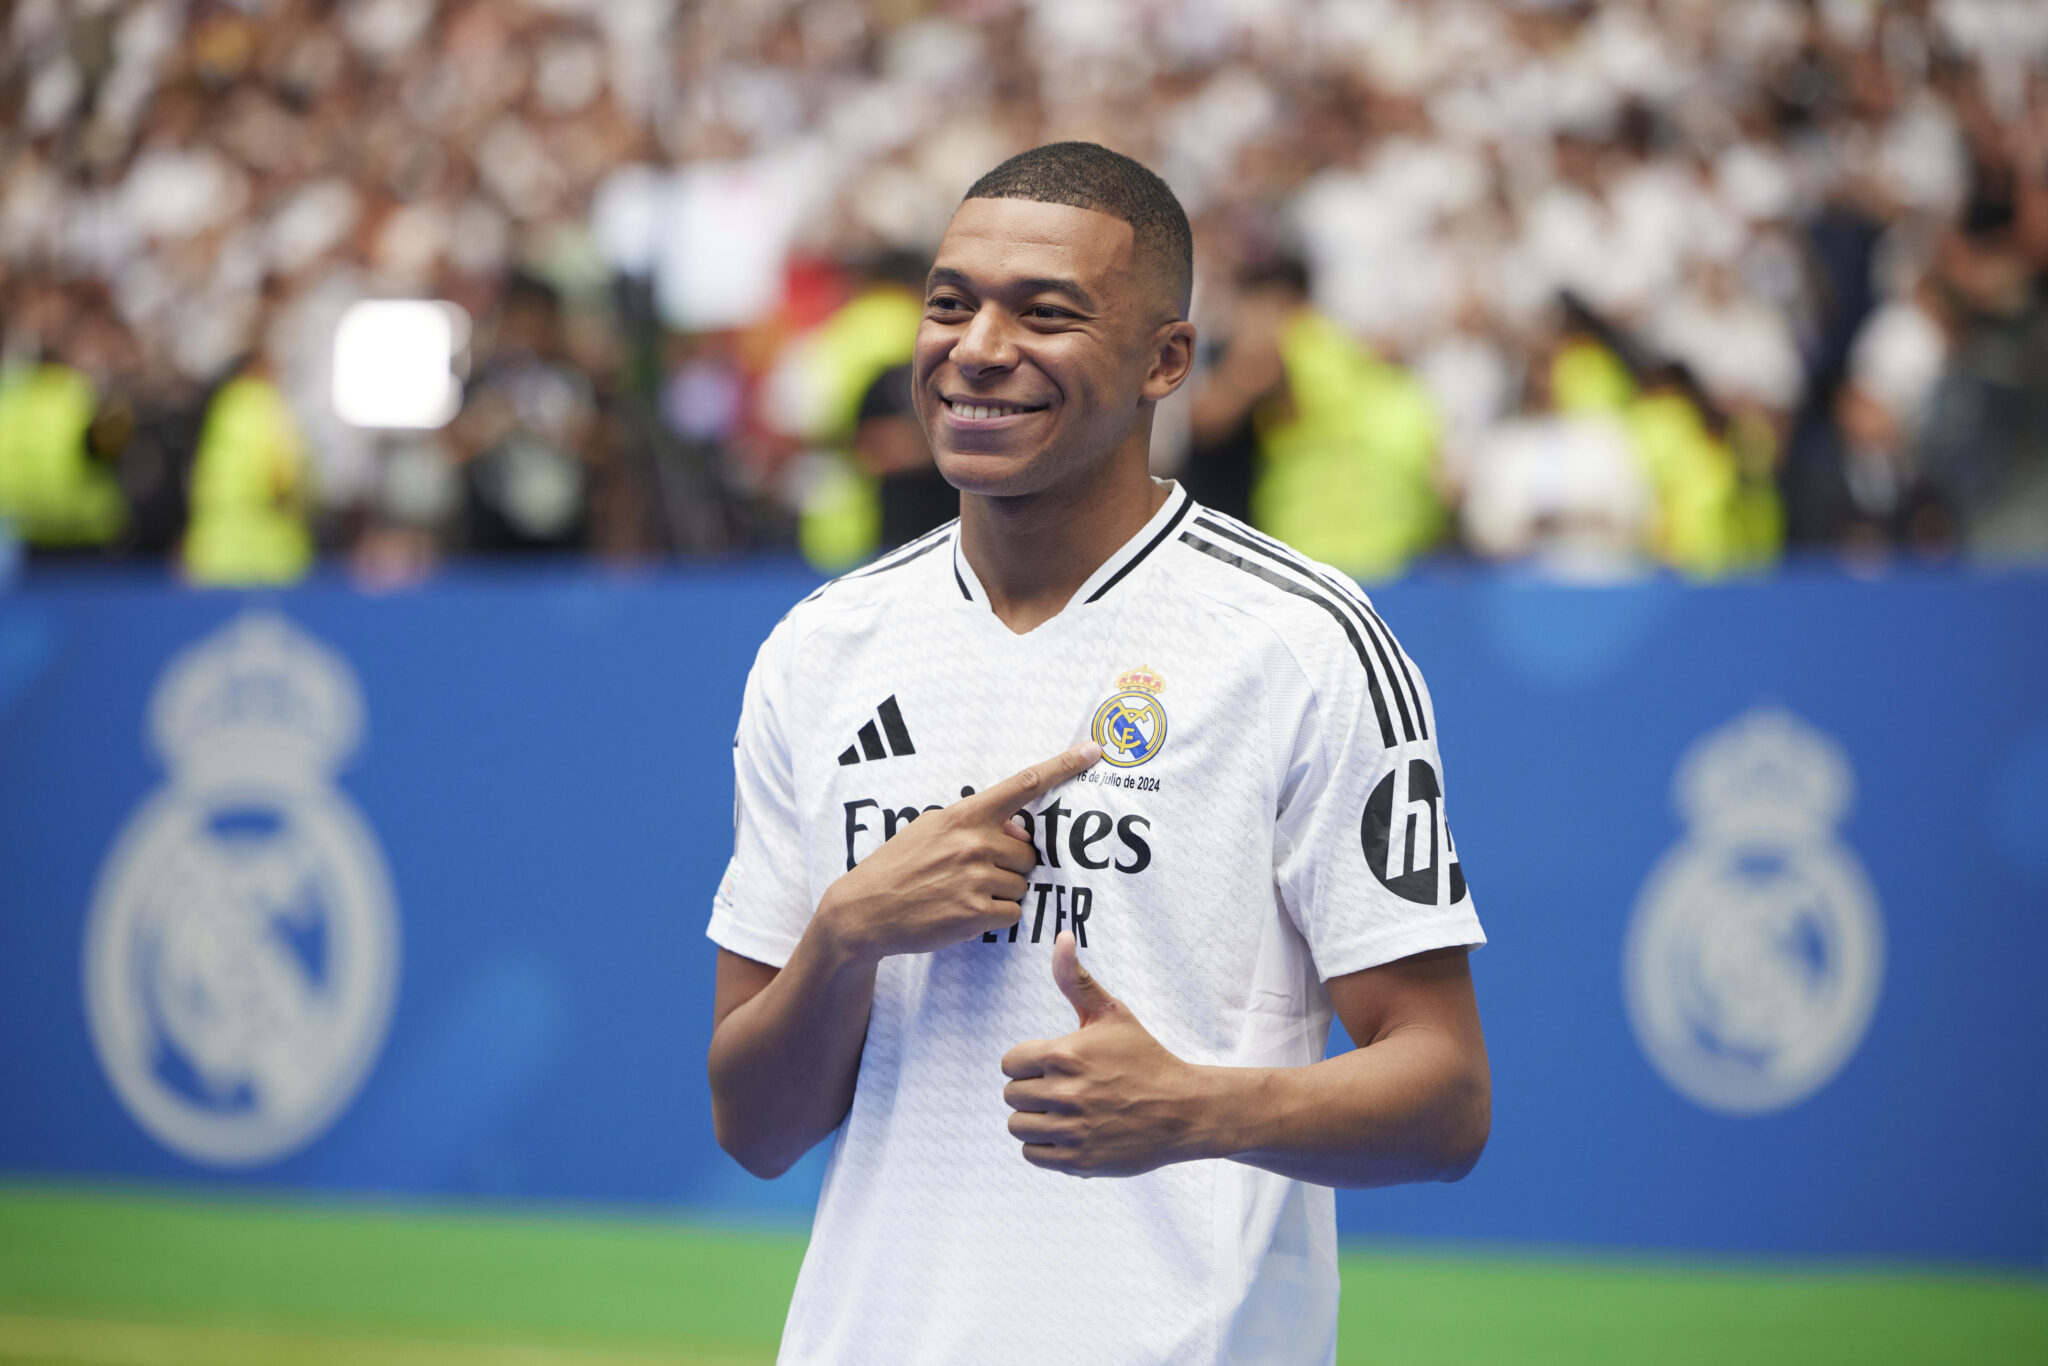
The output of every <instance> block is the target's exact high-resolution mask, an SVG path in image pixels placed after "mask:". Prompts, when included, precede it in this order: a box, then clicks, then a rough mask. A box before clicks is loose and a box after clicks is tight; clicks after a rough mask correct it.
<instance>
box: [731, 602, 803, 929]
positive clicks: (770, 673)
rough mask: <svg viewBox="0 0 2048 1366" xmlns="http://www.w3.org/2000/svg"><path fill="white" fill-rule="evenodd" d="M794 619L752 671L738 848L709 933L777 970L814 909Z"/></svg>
mask: <svg viewBox="0 0 2048 1366" xmlns="http://www.w3.org/2000/svg"><path fill="white" fill-rule="evenodd" d="M787 649H788V637H787V623H786V622H785V623H784V625H783V626H780V627H778V628H776V630H775V631H774V632H773V633H771V634H770V635H769V637H768V639H767V640H766V641H765V642H764V643H763V644H762V646H761V649H760V652H759V653H758V654H757V655H756V656H755V658H754V667H753V670H752V671H751V672H750V673H749V674H748V675H747V689H746V694H745V697H744V699H743V700H742V702H741V704H740V724H739V730H738V732H737V733H736V734H735V735H734V737H733V750H732V760H733V784H734V785H733V821H732V823H733V852H732V862H731V863H729V864H728V865H727V866H726V870H725V876H724V877H723V878H722V879H720V881H719V884H718V892H717V894H716V895H715V896H714V897H713V898H712V902H711V924H710V926H709V928H708V929H707V930H706V931H705V933H706V934H708V935H710V937H711V938H712V940H713V941H714V942H716V943H717V944H718V945H719V946H720V947H721V948H726V949H730V950H732V951H733V952H734V953H737V954H740V955H741V956H743V957H746V958H752V959H754V960H755V961H756V962H761V963H766V964H768V965H769V966H770V967H777V968H779V967H781V966H782V965H783V964H784V963H786V962H788V961H789V955H790V954H791V953H793V952H795V950H796V945H797V941H798V940H799V939H801V938H802V937H803V932H804V927H805V926H806V925H807V924H809V922H810V918H811V912H812V909H813V907H812V906H811V900H810V894H809V891H808V889H807V886H806V882H805V877H804V858H803V845H802V841H801V838H800V827H799V822H798V813H797V804H796V783H795V775H794V771H793V765H792V762H791V758H790V748H789V745H788V743H787V740H786V736H785V730H784V727H785V726H786V724H787V723H788V720H789V718H788V716H787V715H786V712H785V710H784V707H783V705H782V704H783V699H784V697H785V696H786V693H785V685H786V667H785V664H784V660H785V656H786V654H787Z"/></svg>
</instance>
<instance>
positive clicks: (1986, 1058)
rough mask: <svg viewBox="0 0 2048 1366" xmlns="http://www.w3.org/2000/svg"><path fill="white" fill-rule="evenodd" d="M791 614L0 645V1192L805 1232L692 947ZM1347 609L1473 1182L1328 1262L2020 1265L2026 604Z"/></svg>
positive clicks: (443, 619)
mask: <svg viewBox="0 0 2048 1366" xmlns="http://www.w3.org/2000/svg"><path fill="white" fill-rule="evenodd" d="M812 582H813V580H811V579H809V578H808V577H806V576H805V575H804V574H802V573H801V572H799V571H796V570H791V569H778V568H775V567H758V566H757V567H749V568H744V569H727V570H718V571H714V570H698V571H676V572H672V573H665V574H661V575H654V576H646V577H637V578H630V579H619V578H615V577H609V576H606V575H605V574H603V573H600V572H598V571H590V570H563V571H526V570H521V571H518V572H504V573H499V574H494V575H488V576H485V575H480V574H468V573H462V574H455V575H451V576H448V577H445V578H443V579H441V580H438V581H436V582H435V583H433V584H431V585H430V586H427V587H425V588H422V589H417V590H413V591H408V592H401V593H395V594H389V595H384V596H367V595H364V594H361V593H359V592H357V591H355V590H353V589H351V588H349V587H348V586H346V585H345V584H343V583H341V582H339V581H320V582H316V583H314V584H312V585H310V586H307V587H303V588H299V589H295V590H292V591H290V592H285V593H281V594H264V595H251V596H242V595H234V594H202V593H194V592H188V591H183V590H180V589H177V588H174V587H171V586H168V585H166V584H163V583H161V582H157V581H153V580H152V581H143V580H136V579H127V578H106V577H96V576H95V577H75V578H57V579H50V578H47V577H46V578H42V579H37V580H32V581H31V583H30V585H29V586H28V587H27V588H25V589H23V590H20V591H17V592H15V593H13V594H11V595H9V596H5V597H0V1097H4V1100H0V1174H5V1175H10V1176H30V1177H53V1178H61V1179H103V1178H112V1179H123V1180H144V1181H175V1182H188V1183H212V1184H217V1185H222V1186H235V1185H245V1184H246V1185H252V1186H256V1187H260V1188H263V1189H277V1188H301V1189H307V1190H314V1191H328V1192H374V1193H384V1194H397V1195H401V1196H431V1197H448V1196H458V1197H459V1196H480V1197H491V1198H522V1199H526V1198H541V1199H564V1200H575V1201H591V1202H629V1203H632V1202H639V1203H658V1204H660V1205H663V1206H668V1207H676V1206H680V1207H684V1208H687V1209H689V1210H692V1211H696V1212H701V1213H704V1214H707V1215H714V1216H718V1217H727V1218H730V1217H740V1218H777V1217H780V1218H789V1219H800V1218H802V1217H803V1216H804V1215H805V1214H806V1213H807V1212H808V1209H809V1207H810V1204H811V1202H812V1200H813V1199H814V1197H815V1194H816V1185H817V1180H818V1176H819V1172H820V1170H821V1166H822V1157H821V1154H820V1153H813V1154H812V1156H811V1157H810V1158H808V1159H806V1161H805V1162H804V1163H803V1164H801V1165H800V1166H799V1167H798V1168H797V1169H796V1170H795V1171H793V1172H792V1173H791V1174H790V1175H789V1176H786V1177H784V1178H783V1179H781V1180H779V1181H775V1182H760V1181H756V1180H755V1179H753V1178H752V1177H749V1176H747V1175H746V1174H745V1173H744V1172H742V1171H741V1170H740V1169H739V1168H738V1166H737V1165H736V1164H734V1163H733V1162H732V1161H731V1160H730V1159H728V1158H726V1157H725V1156H724V1155H723V1154H722V1153H721V1152H720V1151H719V1150H718V1148H717V1146H716V1144H715V1142H714V1141H713V1138H712V1133H711V1124H710V1118H709V1104H708V1097H707V1094H706V1087H705V1082H704V1063H703V1059H704V1050H705V1046H706V1043H707V1040H708V1037H709V1033H710V988H711V977H712V966H713V950H712V947H711V945H710V944H709V942H708V941H707V940H706V939H705V938H704V937H703V929H704V923H705V920H706V917H707V913H708V904H709V900H710V895H711V892H712V889H713V888H714V886H715V884H716V882H717V880H718V878H719V875H720V873H721V871H722V869H723V866H724V861H725V859H726V857H727V854H728V852H729V842H730V834H731V811H732V777H731V757H730V755H731V750H730V746H731V737H732V729H733V723H734V719H735V717H736V713H737V709H738V705H739V697H740V689H741V685H742V682H743V680H744V678H745V674H746V670H747V667H748V665H749V664H750V662H751V660H752V657H753V652H754V649H755V647H756V645H757V644H758V643H759V641H760V640H761V638H762V637H763V636H764V635H765V634H766V632H767V630H768V629H769V627H770V626H771V625H772V624H773V623H774V622H775V620H776V619H777V618H778V617H779V616H780V615H781V614H782V612H783V611H785V610H786V609H787V607H788V606H789V604H790V603H792V602H793V601H794V600H795V599H796V598H798V597H800V596H802V594H803V593H804V592H805V591H807V590H808V588H809V587H810V586H811V584H812ZM1375 597H1376V600H1377V602H1378V604H1379V606H1380V608H1381V610H1382V613H1383V615H1384V616H1385V617H1386V618H1387V619H1388V621H1389V622H1390V623H1391V624H1392V625H1393V627H1394V628H1395V629H1396V630H1397V631H1398V632H1399V633H1400V635H1401V637H1402V640H1403V642H1404V643H1405V644H1406V646H1407V647H1408V650H1409V652H1410V653H1411V654H1412V655H1413V656H1414V658H1415V659H1416V660H1417V661H1418V662H1419V663H1420V664H1421V665H1422V667H1423V668H1424V670H1425V671H1426V672H1427V675H1428V678H1429V680H1430V684H1431V687H1432V690H1433V692H1434V694H1435V699H1436V709H1437V714H1438V717H1439V721H1440V724H1441V728H1442V737H1441V744H1442V752H1443V755H1444V762H1445V769H1446V782H1447V787H1448V793H1447V803H1448V807H1449V810H1450V811H1451V812H1452V813H1454V815H1455V820H1456V829H1457V832H1458V849H1459V856H1460V859H1461V862H1462V866H1463V868H1464V869H1465V871H1466V873H1467V875H1468V877H1469V879H1470V882H1471V886H1472V888H1473V892H1474V896H1475V899H1476V904H1477V906H1478V908H1479V911H1480V914H1481V916H1482V918H1483V919H1484V921H1485V923H1486V926H1487V931H1488V934H1489V936H1490V937H1491V943H1490V944H1489V946H1488V947H1487V948H1486V949H1484V950H1483V951H1481V952H1480V953H1479V954H1477V955H1476V956H1475V958H1474V975H1475V978H1476V980H1477V982H1478V988H1479V993H1480V1001H1481V1007H1482V1011H1483V1013H1484V1016H1485V1022H1486V1027H1487V1034H1488V1042H1489V1047H1490V1051H1491V1056H1492V1061H1493V1074H1494V1087H1495V1105H1494V1129H1493V1139H1492V1143H1491V1146H1490V1147H1489V1150H1488V1152H1487V1154H1486V1156H1485V1158H1484V1159H1483V1160H1482V1161H1481V1163H1480V1166H1479V1168H1478V1170H1477V1171H1476V1172H1475V1173H1474V1174H1473V1175H1472V1176H1471V1177H1470V1178H1468V1179H1467V1180H1466V1181H1464V1182H1463V1183H1460V1184H1458V1185H1455V1186H1429V1187H1411V1188H1403V1189H1396V1190H1387V1191H1366V1192H1344V1193H1342V1194H1340V1197H1339V1215H1340V1221H1341V1225H1342V1228H1343V1229H1344V1231H1346V1232H1347V1233H1351V1234H1397V1235H1420V1236H1431V1237H1436V1236H1443V1237H1470V1238H1486V1239H1506V1240H1518V1241H1545V1242H1569V1243H1583V1244H1594V1245H1612V1246H1620V1247H1629V1248H1643V1247H1649V1248H1674V1249H1694V1250H1700V1249H1710V1250H1725V1251H1737V1252H1767V1253H1774V1254H1817V1255H1829V1256H1843V1255H1848V1256H1870V1257H1882V1258H1912V1259H1936V1260H1959V1261H1976V1262H2002V1263H2007V1264H2016V1265H2024V1266H2033V1267H2040V1266H2042V1265H2044V1263H2048V1056H2044V1052H2048V1050H2044V1046H2048V991H2044V990H2043V988H2042V979H2043V974H2044V966H2048V952H2044V950H2048V686H2044V683H2043V679H2044V678H2048V630H2044V629H2043V628H2044V625H2048V578H2043V577H2040V576H2024V575H2015V576H2002V577H1990V576H1981V575H1968V574H1964V573H1961V572H1946V573H1933V572H1929V573H1921V574H1914V575H1900V576H1894V577H1889V578H1886V579H1883V580H1881V581H1878V582H1864V581H1856V580H1851V579H1848V578H1844V577H1838V576H1835V575H1832V574H1826V573H1821V572H1817V571H1816V572H1809V573H1797V574H1792V575H1788V576H1786V577H1782V578H1780V579H1777V580H1774V581H1771V582H1768V583H1755V584H1743V585H1733V586H1727V587H1719V588H1711V589H1701V588H1692V587H1685V586H1680V585H1678V584H1675V583H1672V582H1669V581H1666V580H1661V579H1660V580H1650V581H1645V582H1642V583H1637V584H1631V585H1626V586H1619V587H1609V588H1570V587H1562V586H1557V585H1551V584H1544V583H1538V582H1533V581H1523V580H1518V579H1515V578H1511V577H1498V576H1478V575H1474V576H1471V577H1443V578H1420V579H1414V580H1410V581H1407V582H1404V583H1401V584H1398V585H1394V586H1390V587H1387V588H1385V589H1382V590H1380V591H1379V592H1378V593H1376V594H1375ZM1338 1046H1342V1044H1341V1040H1340V1041H1339V1045H1338Z"/></svg>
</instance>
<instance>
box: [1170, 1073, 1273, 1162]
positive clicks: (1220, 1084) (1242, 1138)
mask: <svg viewBox="0 0 2048 1366" xmlns="http://www.w3.org/2000/svg"><path fill="white" fill-rule="evenodd" d="M1189 1072H1190V1074H1191V1076H1192V1089H1193V1096H1194V1104H1193V1111H1192V1114H1193V1120H1194V1122H1193V1124H1192V1125H1191V1126H1190V1128H1189V1134H1188V1137H1189V1143H1188V1147H1189V1149H1190V1151H1189V1152H1188V1153H1187V1154H1186V1157H1185V1158H1184V1159H1183V1160H1185V1161H1193V1160H1195V1159H1198V1158H1211V1157H1220V1158H1228V1157H1236V1156H1237V1155H1238V1154H1239V1153H1244V1152H1250V1151H1251V1150H1252V1149H1253V1148H1256V1147H1257V1146H1258V1143H1257V1141H1256V1139H1255V1136H1254V1134H1253V1126H1254V1125H1255V1124H1256V1123H1257V1121H1258V1116H1259V1114H1260V1113H1261V1106H1262V1104H1263V1103H1264V1102H1263V1097H1262V1088H1263V1087H1264V1085H1265V1082H1266V1077H1267V1071H1266V1069H1265V1068H1263V1067H1203V1066H1191V1067H1190V1068H1189Z"/></svg>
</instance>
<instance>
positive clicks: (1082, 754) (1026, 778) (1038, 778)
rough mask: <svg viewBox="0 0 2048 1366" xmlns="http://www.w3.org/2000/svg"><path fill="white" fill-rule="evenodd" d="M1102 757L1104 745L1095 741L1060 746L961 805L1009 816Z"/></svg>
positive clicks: (1091, 765)
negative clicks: (1068, 746)
mask: <svg viewBox="0 0 2048 1366" xmlns="http://www.w3.org/2000/svg"><path fill="white" fill-rule="evenodd" d="M1101 757H1102V746H1100V745H1098V744H1096V743H1094V742H1093V741H1088V742H1086V743H1083V744H1078V745H1075V746H1074V747H1073V748H1072V749H1066V750H1061V751H1060V752H1059V753H1058V754H1055V755H1053V756H1052V758H1050V759H1041V760H1040V761H1039V762H1037V763H1035V764H1033V765H1031V767H1029V768H1027V769H1024V770H1023V771H1021V772H1018V773H1013V774H1011V775H1010V776H1009V777H1007V778H1005V779H1003V780H1002V781H1001V782H999V783H996V784H994V785H993V786H990V787H985V788H983V789H982V790H981V791H979V792H977V793H975V794H974V795H973V796H972V797H967V798H964V799H962V801H961V802H960V805H962V806H965V807H968V808H969V809H970V810H974V811H988V812H993V813H996V814H998V815H1001V816H1003V817H1007V816H1008V815H1009V814H1010V813H1011V812H1012V811H1015V810H1017V809H1018V808H1019V807H1023V806H1029V805H1030V804H1031V803H1032V802H1035V801H1037V800H1038V799H1039V798H1040V797H1043V796H1044V795H1045V794H1046V793H1048V792H1050V791H1052V790H1053V789H1054V788H1056V787H1058V786H1059V785H1060V784H1061V783H1063V782H1065V781H1066V780H1067V779H1069V778H1071V777H1073V776H1075V775H1076V774H1079V773H1085V772H1087V771H1088V770H1089V769H1090V768H1092V767H1094V765H1095V761H1096V760H1097V759H1100V758H1101Z"/></svg>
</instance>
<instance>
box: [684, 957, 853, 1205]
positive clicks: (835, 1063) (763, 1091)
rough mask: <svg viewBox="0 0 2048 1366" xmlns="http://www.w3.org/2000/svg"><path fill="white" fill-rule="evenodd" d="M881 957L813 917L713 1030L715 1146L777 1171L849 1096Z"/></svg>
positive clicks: (821, 1132) (839, 1115)
mask: <svg viewBox="0 0 2048 1366" xmlns="http://www.w3.org/2000/svg"><path fill="white" fill-rule="evenodd" d="M874 994H875V960H874V959H873V958H871V957H868V956H865V955H863V954H861V953H858V952H855V951H853V950H851V949H850V948H848V947H847V946H845V945H844V944H843V943H841V942H840V941H839V940H837V939H836V938H835V937H834V936H833V935H832V934H831V933H830V931H829V928H828V927H826V926H824V925H822V924H821V923H820V920H818V919H814V920H813V921H812V922H811V927H810V929H809V930H807V931H806V932H805V934H804V937H803V939H802V940H800V941H799V942H798V944H797V947H796V951H795V952H794V953H792V954H791V955H790V957H789V962H788V963H786V964H785V965H784V966H783V968H782V970H781V971H780V972H778V973H776V975H775V978H774V980H773V981H771V982H769V983H768V984H767V985H766V986H765V987H763V988H762V989H761V990H760V991H759V992H757V993H755V995H754V996H753V998H752V999H751V1000H749V1001H747V1002H746V1003H745V1004H743V1005H741V1006H739V1007H738V1008H736V1009H734V1010H733V1011H732V1012H731V1013H730V1014H729V1015H727V1016H726V1017H725V1018H724V1019H722V1020H720V1021H719V1023H718V1026H717V1028H716V1029H715V1030H714V1031H713V1032H712V1036H711V1052H710V1058H709V1067H710V1073H711V1113H712V1122H713V1124H714V1126H715V1128H716V1129H717V1132H718V1143H719V1146H720V1147H722V1148H724V1149H725V1150H726V1151H727V1152H729V1153H731V1154H732V1155H733V1157H734V1158H736V1159H738V1161H739V1163H740V1165H741V1166H743V1167H745V1168H746V1169H747V1170H748V1171H750V1172H752V1173H753V1174H754V1175H756V1176H763V1177H774V1176H780V1175H781V1174H782V1173H783V1172H785V1171H787V1170H789V1168H790V1166H791V1165H793V1164H794V1163H795V1162H796V1160H797V1159H798V1158H799V1157H802V1156H803V1155H804V1154H805V1153H806V1152H808V1151H809V1150H810V1149H811V1147H812V1146H813V1145H815V1144H816V1143H817V1142H818V1140H819V1139H821V1138H823V1137H825V1135H827V1134H829V1133H831V1132H832V1130H833V1129H835V1128H837V1127H838V1125H839V1122H840V1121H841V1120H842V1119H844V1118H845V1117H846V1112H847V1109H848V1108H849V1107H850V1106H851V1105H852V1104H853V1087H854V1081H855V1079H856V1078H857V1077H858V1076H859V1074H860V1055H861V1046H862V1044H863V1043H864V1042H865V1041H866V1039H867V1027H868V1011H869V1009H870V1007H871V1006H872V1005H873V1002H874Z"/></svg>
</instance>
